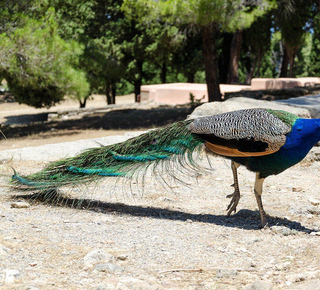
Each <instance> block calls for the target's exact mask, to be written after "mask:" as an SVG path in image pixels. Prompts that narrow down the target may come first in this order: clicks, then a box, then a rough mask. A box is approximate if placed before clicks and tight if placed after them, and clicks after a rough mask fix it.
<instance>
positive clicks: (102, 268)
mask: <svg viewBox="0 0 320 290" xmlns="http://www.w3.org/2000/svg"><path fill="white" fill-rule="evenodd" d="M94 269H95V270H96V271H98V272H108V273H110V274H116V273H122V272H123V271H124V270H123V268H122V267H120V266H118V265H116V264H112V263H107V264H105V263H101V264H96V265H95V266H94Z"/></svg>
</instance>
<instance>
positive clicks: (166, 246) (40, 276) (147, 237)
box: [0, 105, 320, 289]
mask: <svg viewBox="0 0 320 290" xmlns="http://www.w3.org/2000/svg"><path fill="white" fill-rule="evenodd" d="M0 109H1V105H0ZM124 111H125V110H124ZM124 111H121V110H120V111H119V112H113V113H111V116H107V115H108V114H109V113H108V114H106V115H103V114H102V115H100V114H98V115H97V116H91V117H86V118H87V119H86V120H81V121H79V120H78V123H77V122H73V121H71V124H72V126H71V127H68V128H67V126H66V125H67V122H65V123H64V122H62V123H61V122H53V123H52V124H41V123H34V124H31V125H28V126H25V127H13V128H12V129H10V130H11V131H10V130H7V131H6V135H8V136H7V138H8V140H6V141H5V140H1V141H0V146H1V147H0V150H6V149H12V148H18V147H24V146H34V145H35V144H36V145H41V144H47V143H49V142H50V143H51V142H52V143H54V142H63V141H70V140H76V139H77V138H79V139H81V138H87V137H88V138H92V137H100V136H101V135H103V136H106V134H109V133H110V131H109V129H110V128H111V126H114V125H112V120H113V119H115V118H117V122H116V124H118V127H117V128H116V130H114V129H112V131H111V134H122V133H123V132H124V131H126V132H127V131H129V130H138V129H142V128H150V127H156V126H158V125H163V124H165V123H166V122H172V121H174V120H178V119H183V118H185V116H186V115H187V114H188V110H187V108H178V109H174V108H154V109H151V110H148V112H147V111H142V110H141V111H139V110H134V111H135V112H132V111H130V112H128V111H127V112H124ZM136 111H138V112H136ZM14 114H15V115H18V114H17V112H16V111H15V113H14ZM14 114H12V115H14ZM23 114H25V115H28V114H33V113H23ZM117 114H118V115H117ZM164 115H166V116H167V118H164V117H163V116H164ZM7 117H8V115H7ZM158 117H159V118H158ZM6 120H7V119H6ZM98 120H100V121H102V122H100V125H99V126H100V127H99V128H98V127H94V126H98V123H99V122H98ZM124 120H125V121H124ZM142 120H145V123H143V122H142ZM159 120H160V121H159ZM161 120H162V121H161ZM121 121H123V122H121ZM63 123H64V125H63ZM79 123H80V124H79ZM69 124H70V121H69ZM60 126H62V127H60ZM108 126H110V127H108ZM4 128H5V127H3V128H2V131H3V129H4ZM17 128H18V129H17ZM19 128H20V129H19ZM52 128H53V130H52ZM92 128H94V129H92ZM21 129H23V130H24V132H22V133H20V134H21V135H20V136H19V132H21ZM32 129H33V131H34V132H35V134H32V132H33V131H32ZM72 132H74V134H72ZM95 134H97V135H95ZM100 134H101V135H100ZM73 138H75V139H73ZM29 142H30V143H29ZM29 144H30V145H29ZM35 150H36V149H35ZM211 163H212V167H213V169H212V170H211V171H209V172H201V173H200V174H199V175H197V176H196V177H193V176H191V174H188V175H186V176H181V178H182V179H183V180H184V181H185V183H175V182H173V181H171V180H170V178H169V177H166V182H169V183H170V184H171V188H168V186H163V181H162V179H161V178H159V176H162V175H163V174H164V173H165V172H161V171H159V172H158V173H157V174H156V175H159V176H158V178H157V177H154V176H153V177H152V176H151V173H148V175H147V178H146V183H145V186H144V188H143V190H142V188H141V185H140V184H135V182H133V184H129V183H128V182H126V181H124V182H123V183H121V182H120V183H119V184H115V183H116V181H115V180H106V181H104V182H102V183H101V184H99V185H97V186H95V187H94V188H93V187H79V188H73V189H70V190H67V191H66V193H65V194H67V195H68V201H69V202H68V203H65V204H61V203H56V202H52V203H46V204H44V203H42V202H41V201H38V200H35V201H34V200H30V196H27V193H24V192H22V191H13V190H12V189H11V188H8V187H6V185H7V184H8V181H9V180H10V174H11V173H10V172H11V168H10V167H11V166H13V167H15V168H16V169H17V170H18V171H19V172H21V173H22V174H26V173H31V172H35V171H37V170H40V169H41V168H43V166H44V165H45V164H43V163H42V162H32V161H28V160H26V161H24V160H21V161H3V162H1V163H0V173H1V176H0V182H1V184H2V187H0V224H1V227H0V288H1V289H320V254H319V253H320V243H319V238H320V233H319V232H318V231H319V228H320V220H319V215H320V205H319V204H320V197H319V190H320V186H319V183H318V182H319V169H320V165H319V163H318V162H312V161H311V159H310V158H308V159H307V160H306V161H304V162H302V163H301V164H299V165H296V166H294V167H293V168H291V169H289V170H287V171H285V172H284V173H282V174H280V175H278V176H272V177H269V178H267V179H266V181H265V186H264V194H263V202H264V206H265V209H266V211H267V213H268V215H269V217H268V221H269V226H270V228H269V229H262V230H261V229H260V228H259V224H260V219H259V214H258V211H257V205H256V201H255V198H254V195H253V181H254V174H253V173H250V172H248V171H247V170H245V169H244V168H240V170H239V180H240V189H241V194H242V196H241V200H240V203H239V206H238V212H237V213H236V214H235V215H233V216H231V217H230V218H227V217H226V207H227V205H228V203H229V199H226V198H225V196H226V195H227V194H229V193H231V192H232V188H231V187H230V184H231V183H232V174H231V170H230V164H229V162H228V161H225V160H223V159H221V158H218V157H213V158H211ZM203 166H207V164H206V163H205V162H203ZM153 175H154V174H153ZM28 197H29V198H28ZM84 198H86V199H85V200H84ZM18 201H21V202H27V204H25V207H23V206H22V207H20V206H21V203H16V202H18ZM80 201H81V202H82V203H81V206H78V207H75V206H74V205H76V204H78V203H79V202H80ZM22 205H23V204H22Z"/></svg>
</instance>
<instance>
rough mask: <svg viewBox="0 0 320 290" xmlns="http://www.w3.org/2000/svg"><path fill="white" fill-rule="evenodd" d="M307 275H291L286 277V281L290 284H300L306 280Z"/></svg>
mask: <svg viewBox="0 0 320 290" xmlns="http://www.w3.org/2000/svg"><path fill="white" fill-rule="evenodd" d="M307 278H308V275H307V274H306V273H300V274H293V275H290V276H288V277H287V281H290V282H292V283H296V282H302V281H305V280H307Z"/></svg>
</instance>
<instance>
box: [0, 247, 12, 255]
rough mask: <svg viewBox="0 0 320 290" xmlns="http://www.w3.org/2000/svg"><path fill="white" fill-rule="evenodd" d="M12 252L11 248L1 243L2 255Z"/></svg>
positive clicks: (0, 251) (0, 253)
mask: <svg viewBox="0 0 320 290" xmlns="http://www.w3.org/2000/svg"><path fill="white" fill-rule="evenodd" d="M8 254H10V249H9V248H7V247H6V246H4V245H1V244H0V257H3V256H6V255H8Z"/></svg>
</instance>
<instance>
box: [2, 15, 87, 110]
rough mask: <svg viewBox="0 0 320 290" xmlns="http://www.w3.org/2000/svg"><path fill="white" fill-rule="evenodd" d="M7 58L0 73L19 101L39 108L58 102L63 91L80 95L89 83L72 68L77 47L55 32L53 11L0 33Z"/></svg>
mask: <svg viewBox="0 0 320 290" xmlns="http://www.w3.org/2000/svg"><path fill="white" fill-rule="evenodd" d="M1 40H2V41H3V42H4V43H5V46H6V48H5V49H4V51H3V50H0V54H1V59H2V55H3V54H4V56H5V57H6V59H7V62H6V63H0V71H1V75H3V76H4V77H5V78H6V79H7V81H8V85H9V88H10V90H11V91H12V92H13V94H14V95H15V98H16V100H17V101H18V102H20V103H26V104H28V105H31V106H34V107H37V108H40V107H50V106H52V105H54V104H55V103H57V102H59V101H61V100H62V99H63V97H64V95H65V94H68V95H71V96H74V97H75V98H77V99H81V98H84V97H85V96H86V95H87V94H88V91H89V86H88V83H87V81H86V78H85V74H84V72H82V71H81V70H78V69H76V66H77V64H78V56H79V55H80V54H81V53H82V48H81V46H80V45H79V44H78V43H77V42H75V41H69V42H66V41H64V40H62V39H61V37H60V36H59V35H58V33H57V24H56V22H55V21H54V10H53V9H49V10H48V12H47V13H46V15H45V17H44V18H43V19H42V20H41V21H38V20H35V19H30V18H28V17H25V19H24V25H23V27H21V28H16V29H15V30H14V32H13V33H12V34H10V35H5V34H3V35H1Z"/></svg>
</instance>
